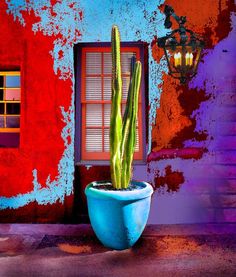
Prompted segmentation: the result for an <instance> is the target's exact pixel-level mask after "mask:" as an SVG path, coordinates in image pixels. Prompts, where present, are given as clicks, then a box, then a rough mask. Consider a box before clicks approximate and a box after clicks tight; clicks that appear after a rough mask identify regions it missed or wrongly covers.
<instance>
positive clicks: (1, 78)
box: [0, 76, 4, 88]
mask: <svg viewBox="0 0 236 277" xmlns="http://www.w3.org/2000/svg"><path fill="white" fill-rule="evenodd" d="M3 87H4V77H3V76H0V88H3Z"/></svg>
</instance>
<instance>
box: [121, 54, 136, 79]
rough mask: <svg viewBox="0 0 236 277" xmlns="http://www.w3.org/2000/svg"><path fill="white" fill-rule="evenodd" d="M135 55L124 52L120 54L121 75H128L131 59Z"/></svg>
mask: <svg viewBox="0 0 236 277" xmlns="http://www.w3.org/2000/svg"><path fill="white" fill-rule="evenodd" d="M135 56H136V53H131V52H124V53H121V72H122V73H123V74H130V72H131V62H134V60H133V61H132V57H135Z"/></svg>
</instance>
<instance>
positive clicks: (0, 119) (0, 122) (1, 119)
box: [0, 116, 4, 128]
mask: <svg viewBox="0 0 236 277" xmlns="http://www.w3.org/2000/svg"><path fill="white" fill-rule="evenodd" d="M0 128H4V116H0Z"/></svg>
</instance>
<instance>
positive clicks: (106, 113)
mask: <svg viewBox="0 0 236 277" xmlns="http://www.w3.org/2000/svg"><path fill="white" fill-rule="evenodd" d="M110 117H111V105H110V104H105V105H104V126H106V127H108V126H110Z"/></svg>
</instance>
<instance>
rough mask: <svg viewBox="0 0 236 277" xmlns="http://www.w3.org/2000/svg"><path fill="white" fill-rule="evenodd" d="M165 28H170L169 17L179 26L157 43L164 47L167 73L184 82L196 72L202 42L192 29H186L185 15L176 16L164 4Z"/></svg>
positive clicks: (202, 45) (170, 8) (171, 9)
mask: <svg viewBox="0 0 236 277" xmlns="http://www.w3.org/2000/svg"><path fill="white" fill-rule="evenodd" d="M164 13H165V16H166V19H165V23H164V25H165V28H168V29H169V28H171V26H172V22H171V20H170V17H171V16H172V17H174V19H175V20H176V21H177V23H178V24H179V28H178V29H175V30H173V31H172V32H170V33H168V34H167V35H166V36H165V37H161V38H159V39H158V41H157V44H158V46H159V47H160V48H163V49H164V53H165V57H166V60H167V63H168V67H169V74H170V75H171V76H172V77H174V78H176V79H179V80H180V83H182V84H184V83H185V82H186V80H188V79H191V78H192V77H193V76H195V75H196V73H197V68H198V64H199V60H200V57H201V52H202V49H203V47H204V42H203V41H202V40H201V39H200V38H199V37H198V35H197V34H195V33H194V32H193V31H191V30H189V29H186V27H185V26H184V25H185V23H186V21H187V20H186V16H180V17H179V16H177V15H176V14H175V12H174V10H173V8H172V7H170V6H168V5H166V6H165V9H164Z"/></svg>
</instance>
